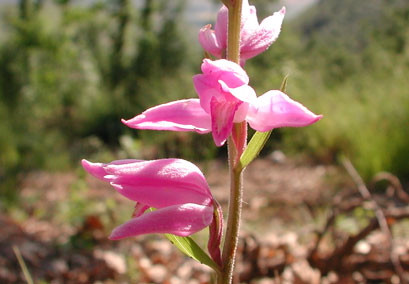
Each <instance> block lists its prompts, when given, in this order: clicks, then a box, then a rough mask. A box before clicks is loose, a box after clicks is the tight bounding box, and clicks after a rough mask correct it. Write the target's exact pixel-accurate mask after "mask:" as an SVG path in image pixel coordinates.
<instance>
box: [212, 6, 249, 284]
mask: <svg viewBox="0 0 409 284" xmlns="http://www.w3.org/2000/svg"><path fill="white" fill-rule="evenodd" d="M228 8H229V22H228V42H227V59H228V60H230V61H233V62H235V63H237V64H240V24H241V9H242V0H231V4H230V5H229V7H228ZM242 124H246V122H245V121H243V122H242ZM246 127H247V125H244V126H243V125H242V126H241V127H237V129H238V132H239V133H236V136H237V137H238V139H241V140H245V139H246V131H244V129H246ZM240 129H242V130H240ZM244 143H245V142H244ZM243 145H244V144H243ZM241 152H242V149H237V148H236V145H235V143H234V141H233V138H232V137H229V139H228V154H229V169H230V170H229V172H230V199H229V215H228V219H227V229H226V237H225V242H224V246H223V253H222V262H223V268H222V277H221V279H219V281H218V283H222V284H230V283H231V282H232V279H233V271H234V264H235V258H236V250H237V244H238V240H239V229H240V219H241V207H242V196H243V191H242V180H243V179H242V171H241V169H240V168H239V167H237V161H238V159H239V158H240V157H238V155H240V153H241Z"/></svg>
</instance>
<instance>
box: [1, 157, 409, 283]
mask: <svg viewBox="0 0 409 284" xmlns="http://www.w3.org/2000/svg"><path fill="white" fill-rule="evenodd" d="M200 168H201V169H202V170H203V171H204V172H205V175H206V177H207V180H208V183H209V185H210V187H211V190H212V193H213V194H214V196H215V198H216V199H217V200H218V201H219V202H220V203H221V205H222V207H223V209H224V211H226V209H227V200H228V191H229V189H228V178H227V175H228V170H227V168H226V167H225V166H224V163H223V161H218V160H215V161H210V162H207V163H200ZM244 180H245V183H244V184H245V186H244V203H243V222H242V238H241V242H240V247H239V265H238V272H239V273H238V275H239V277H240V279H241V282H244V283H264V284H266V283H383V282H379V281H378V280H376V281H375V280H373V281H375V282H370V281H371V280H370V279H369V278H368V276H367V275H370V274H367V273H366V272H365V270H362V269H367V270H368V271H369V270H370V269H369V268H368V267H367V266H362V267H363V268H362V267H361V266H360V267H353V268H352V270H348V271H345V272H344V273H343V274H344V275H343V274H342V273H340V272H337V271H326V270H325V269H326V268H325V265H324V266H322V260H324V263H325V260H326V259H331V258H330V257H329V256H328V255H329V254H330V252H331V251H332V250H333V249H334V247H336V242H335V243H334V237H335V241H336V240H337V238H338V239H339V241H340V242H342V240H345V239H346V237H347V236H348V234H350V235H354V234H356V233H357V232H359V230H360V228H362V227H363V228H364V227H365V226H366V225H367V224H368V221H365V220H366V219H370V218H371V217H372V216H373V215H371V214H370V213H368V212H369V211H370V210H363V211H362V212H361V213H359V212H358V213H357V212H355V211H352V213H351V214H352V215H353V216H352V217H350V216H344V215H342V216H344V217H342V218H338V217H337V219H336V220H337V222H336V223H334V224H333V227H331V230H330V231H331V232H330V233H328V235H331V237H332V239H331V238H329V237H326V236H324V238H323V241H322V242H321V243H320V246H319V253H315V254H311V250H312V248H313V247H314V242H316V240H317V232H319V231H322V230H323V228H324V225H325V222H326V220H327V218H328V216H329V215H330V212H333V211H331V206H332V204H333V200H334V196H336V195H339V194H340V192H343V191H346V192H349V195H348V196H349V197H348V198H352V197H353V196H355V195H354V194H355V193H357V192H355V193H354V192H353V191H355V189H354V183H353V182H352V180H351V178H350V177H349V176H348V175H347V174H346V173H345V170H343V169H341V168H338V167H335V166H332V165H331V166H330V165H316V164H308V163H306V162H305V160H299V159H288V158H286V157H285V156H284V155H283V154H282V153H279V152H276V153H274V155H270V156H269V157H266V158H263V159H258V160H256V161H254V162H253V163H252V164H251V165H250V166H249V167H248V168H247V169H246V171H245V175H244ZM351 192H352V193H351ZM19 196H20V197H21V200H22V201H23V202H22V205H21V206H20V207H19V208H14V209H10V210H9V211H8V214H7V215H6V214H4V213H2V215H1V217H0V225H1V227H0V232H1V233H0V282H1V283H25V281H24V276H23V274H22V272H21V264H19V263H18V261H17V259H16V251H17V253H18V252H20V253H21V255H22V258H23V259H24V261H25V263H26V264H27V266H28V271H29V272H30V274H31V276H32V277H33V278H34V280H35V282H36V283H192V284H193V283H209V281H210V275H211V274H210V273H209V272H210V270H209V269H208V268H207V267H206V266H204V265H201V264H199V263H196V262H195V261H193V260H191V259H188V258H186V257H184V256H183V255H182V254H181V253H180V252H179V251H178V250H177V249H175V248H174V247H173V246H172V245H171V244H170V242H168V241H167V240H166V239H165V238H163V237H162V236H144V237H138V238H131V239H127V240H122V241H109V240H108V239H107V237H108V235H109V232H110V230H111V229H112V228H113V227H115V226H116V225H118V224H120V223H121V222H123V221H124V220H126V219H127V218H129V216H130V215H131V213H132V207H133V204H132V202H130V201H128V200H126V199H125V198H123V197H122V196H120V195H119V194H117V193H116V192H115V190H113V189H112V188H111V187H110V186H109V185H107V184H106V183H103V182H101V181H99V180H97V179H95V178H93V177H91V176H89V175H86V174H85V173H84V172H83V171H82V170H81V169H79V170H78V171H77V172H66V173H48V172H33V173H30V174H28V175H27V176H25V177H22V183H21V188H20V191H19ZM351 200H352V199H351ZM357 208H358V207H357ZM359 208H360V207H359ZM354 210H356V208H355V209H354ZM359 214H361V215H362V214H363V215H364V216H361V215H359ZM356 216H358V218H357V217H356ZM359 216H360V217H359ZM356 219H358V220H356ZM406 222H407V221H406ZM406 224H407V223H406ZM339 228H341V229H342V230H341V231H342V232H343V234H340V233H339V232H338V229H339ZM399 228H401V227H399ZM348 230H350V231H348ZM205 234H206V232H203V233H201V234H198V236H196V237H195V239H196V240H197V241H198V242H199V243H200V244H201V245H203V246H204V247H205V244H203V239H204V237H205ZM394 234H395V235H396V234H398V235H399V237H397V238H396V241H395V243H394V249H397V250H400V251H399V257H400V258H401V262H402V264H403V265H409V241H407V238H406V234H408V232H407V229H406V230H404V229H403V230H402V231H399V232H398V233H396V232H394ZM387 241H388V239H385V237H384V236H383V234H382V232H381V231H379V230H376V228H373V229H372V230H371V232H370V234H369V235H366V236H365V237H363V238H362V240H360V241H359V242H358V243H357V244H356V245H354V246H353V248H354V253H353V254H351V256H353V257H361V258H362V257H363V260H362V261H360V262H359V261H358V260H356V259H349V258H348V259H347V258H346V257H345V259H347V261H349V262H350V263H353V264H354V265H355V263H356V265H358V264H359V265H362V263H368V261H369V262H370V261H371V256H372V255H374V257H375V258H376V259H382V261H385V263H384V267H389V266H388V265H390V264H389V255H388V251H386V252H385V251H383V252H382V251H377V250H379V247H377V246H376V244H377V243H378V244H382V246H383V247H384V248H385V247H387V245H388V244H387ZM385 243H386V244H385ZM13 248H14V250H13ZM384 250H385V249H384ZM342 257H343V258H344V256H342ZM347 257H349V256H347ZM385 257H386V260H385ZM332 261H333V258H332ZM405 261H406V262H405ZM378 262H379V261H378ZM374 263H375V264H376V261H375V262H374ZM375 264H374V265H375ZM342 266H345V264H342ZM332 267H337V266H332ZM393 268H394V267H389V268H388V269H386V268H385V269H384V270H382V271H381V272H382V273H384V274H383V275H382V277H383V278H382V277H381V276H379V277H378V278H376V277H375V276H374V277H373V279H383V280H382V281H385V282H384V283H400V282H396V281H399V277H398V276H397V275H396V274H395V273H393V271H394V269H393ZM404 268H405V269H406V268H407V267H406V266H405V267H404ZM385 271H386V272H385ZM389 272H391V273H389ZM385 273H389V274H385ZM324 274H325V275H324ZM385 277H386V278H389V280H390V281H389V280H385ZM360 279H361V280H360ZM41 281H42V282H41ZM274 281H275V282H274ZM360 281H363V282H360ZM365 281H367V282H365ZM368 281H369V282H368ZM377 281H378V282H377ZM393 281H395V282H393ZM237 283H238V282H237Z"/></svg>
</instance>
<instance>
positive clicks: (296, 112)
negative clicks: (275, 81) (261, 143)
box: [247, 90, 322, 131]
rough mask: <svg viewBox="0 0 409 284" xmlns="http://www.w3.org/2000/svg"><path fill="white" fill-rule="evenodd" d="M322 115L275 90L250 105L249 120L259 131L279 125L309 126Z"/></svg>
mask: <svg viewBox="0 0 409 284" xmlns="http://www.w3.org/2000/svg"><path fill="white" fill-rule="evenodd" d="M321 117H322V115H316V114H314V113H312V112H311V111H310V110H308V109H307V108H306V107H305V106H303V105H302V104H300V103H299V102H296V101H294V100H292V99H290V98H289V97H288V96H287V95H286V94H284V93H282V92H280V91H278V90H274V91H269V92H267V93H265V94H264V95H262V96H260V97H258V98H257V102H256V103H255V104H254V105H252V106H250V109H249V113H248V115H247V121H248V122H249V124H250V126H251V127H252V128H253V129H255V130H257V131H268V130H271V129H273V128H278V127H302V126H307V125H310V124H312V123H314V122H316V121H318V120H319V119H321Z"/></svg>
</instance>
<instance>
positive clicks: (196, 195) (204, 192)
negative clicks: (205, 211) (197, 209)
mask: <svg viewBox="0 0 409 284" xmlns="http://www.w3.org/2000/svg"><path fill="white" fill-rule="evenodd" d="M83 164H85V166H84V168H85V169H86V170H87V171H89V169H91V171H89V172H90V173H91V174H92V173H95V172H96V173H98V174H97V175H95V176H96V177H97V178H100V179H103V180H105V181H108V182H110V183H111V185H112V186H113V187H114V188H115V189H116V190H117V191H118V192H119V193H120V194H122V195H124V196H125V197H127V198H129V199H131V200H134V201H137V202H140V203H142V204H145V205H146V206H149V207H155V208H162V207H166V206H169V205H175V204H182V203H197V204H202V205H209V204H211V203H212V200H213V198H212V195H211V193H210V189H209V186H208V184H207V182H206V179H205V177H204V176H203V173H202V172H201V171H200V170H199V168H198V167H196V166H195V165H194V164H192V163H190V162H188V161H185V160H182V159H161V160H153V161H137V162H132V163H128V164H120V165H117V164H115V161H114V162H112V163H109V164H101V163H90V162H88V161H85V160H84V161H83ZM103 173H105V175H103Z"/></svg>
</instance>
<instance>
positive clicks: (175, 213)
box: [109, 203, 213, 240]
mask: <svg viewBox="0 0 409 284" xmlns="http://www.w3.org/2000/svg"><path fill="white" fill-rule="evenodd" d="M212 219H213V206H203V205H198V204H192V203H188V204H182V205H173V206H169V207H166V208H162V209H158V210H155V211H153V212H149V213H146V214H144V215H142V216H140V217H137V218H133V219H131V220H130V221H128V222H126V223H124V224H122V225H120V226H119V227H117V228H115V229H114V230H113V232H112V234H111V236H110V237H109V238H110V239H111V240H119V239H123V238H127V237H133V236H139V235H143V234H152V233H160V234H173V235H177V236H182V237H185V236H189V235H192V234H194V233H196V232H198V231H200V230H202V229H204V228H205V227H207V226H209V224H210V223H211V222H212Z"/></svg>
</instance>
